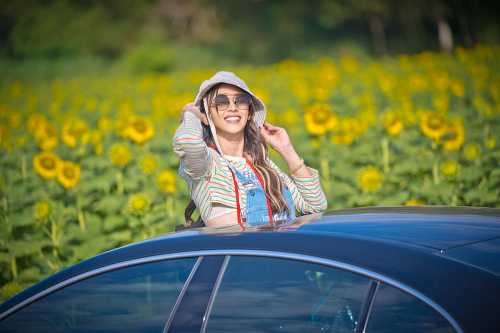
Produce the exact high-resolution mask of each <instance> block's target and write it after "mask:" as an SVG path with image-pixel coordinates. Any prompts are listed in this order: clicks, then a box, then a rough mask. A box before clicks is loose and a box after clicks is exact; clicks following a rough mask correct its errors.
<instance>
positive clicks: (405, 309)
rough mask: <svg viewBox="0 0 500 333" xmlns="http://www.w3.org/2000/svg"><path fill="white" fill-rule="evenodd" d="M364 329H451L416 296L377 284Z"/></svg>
mask: <svg viewBox="0 0 500 333" xmlns="http://www.w3.org/2000/svg"><path fill="white" fill-rule="evenodd" d="M366 332H367V333H383V332H387V333H389V332H391V333H392V332H405V333H417V332H422V333H423V332H425V333H444V332H446V333H448V332H455V330H454V329H453V327H452V326H451V325H450V323H449V322H448V321H447V320H446V319H444V318H443V317H442V316H441V315H440V314H439V313H438V312H437V311H435V310H434V309H433V308H431V307H430V306H429V305H427V304H425V303H423V302H422V301H420V300H419V299H417V298H416V297H414V296H412V295H410V294H407V293H406V292H403V291H401V290H399V289H396V288H394V287H391V286H388V285H381V286H380V287H379V288H378V290H377V293H376V295H375V300H374V303H373V307H372V312H371V313H370V317H369V319H368V326H367V330H366Z"/></svg>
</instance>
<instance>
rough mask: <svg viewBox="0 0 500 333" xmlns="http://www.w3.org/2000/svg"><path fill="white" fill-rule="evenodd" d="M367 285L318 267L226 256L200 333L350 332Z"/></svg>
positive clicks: (349, 275)
mask: <svg viewBox="0 0 500 333" xmlns="http://www.w3.org/2000/svg"><path fill="white" fill-rule="evenodd" d="M369 285H370V280H369V279H367V278H365V277H363V276H360V275H357V274H353V273H350V272H347V271H343V270H339V269H334V268H330V267H327V266H323V265H318V264H312V263H307V262H303V261H297V260H287V259H277V258H266V257H251V256H232V257H231V259H230V260H229V264H228V267H227V269H226V272H225V274H224V276H223V278H222V281H221V284H220V287H219V289H218V292H217V294H216V296H215V299H214V302H213V305H212V309H211V313H210V315H209V319H208V321H207V326H206V332H208V333H214V332H312V333H314V332H322V333H323V332H324V333H326V332H354V331H355V329H356V327H357V324H358V317H359V314H360V311H361V306H362V303H363V300H364V298H365V296H366V293H367V291H368V288H369Z"/></svg>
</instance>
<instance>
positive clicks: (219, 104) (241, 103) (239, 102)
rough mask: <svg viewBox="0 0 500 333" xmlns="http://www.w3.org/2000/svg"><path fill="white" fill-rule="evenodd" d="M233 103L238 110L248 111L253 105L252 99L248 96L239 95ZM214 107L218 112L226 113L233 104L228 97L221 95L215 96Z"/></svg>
mask: <svg viewBox="0 0 500 333" xmlns="http://www.w3.org/2000/svg"><path fill="white" fill-rule="evenodd" d="M233 102H234V105H235V106H236V108H237V109H238V110H248V109H249V108H250V104H251V103H252V98H251V97H250V96H249V95H248V94H238V95H235V97H234V100H233ZM212 105H214V106H215V107H216V108H217V111H226V110H227V109H229V106H230V105H231V102H230V100H229V96H228V95H225V94H219V95H217V96H215V98H214V100H213V104H212Z"/></svg>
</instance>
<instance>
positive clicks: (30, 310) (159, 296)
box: [0, 257, 202, 333]
mask: <svg viewBox="0 0 500 333" xmlns="http://www.w3.org/2000/svg"><path fill="white" fill-rule="evenodd" d="M148 260H150V259H148V258H143V259H142V260H141V261H142V262H143V263H137V261H134V262H131V263H130V264H119V265H116V264H115V266H121V267H119V268H113V269H111V268H110V267H103V268H100V269H98V270H96V271H94V272H87V273H86V274H83V275H82V276H79V277H78V276H77V277H74V278H72V280H73V282H72V283H70V284H67V282H66V283H62V285H63V286H62V287H61V286H56V287H55V288H54V289H56V290H55V291H53V292H50V293H48V294H47V295H44V296H43V297H38V299H36V300H34V301H33V302H32V303H30V304H27V305H25V306H24V307H22V308H20V309H18V310H17V311H16V312H13V313H11V314H10V315H8V316H7V317H6V318H4V319H3V320H2V321H1V322H0V332H3V333H8V332H23V333H26V332H51V333H58V332H65V333H66V332H141V333H144V332H155V333H156V332H162V331H163V328H164V326H165V323H166V321H167V319H168V318H169V316H170V313H171V312H172V310H173V309H174V308H175V306H176V304H177V303H178V302H179V299H180V296H181V293H182V292H183V291H185V286H186V285H187V284H188V282H189V280H190V279H192V277H193V275H194V272H195V271H196V269H197V268H199V266H200V262H201V261H202V260H201V258H198V257H188V258H178V259H169V260H159V261H158V260H156V261H152V262H147V261H148ZM35 298H37V297H35Z"/></svg>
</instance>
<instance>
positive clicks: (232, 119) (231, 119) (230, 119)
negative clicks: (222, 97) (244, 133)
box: [225, 117, 241, 121]
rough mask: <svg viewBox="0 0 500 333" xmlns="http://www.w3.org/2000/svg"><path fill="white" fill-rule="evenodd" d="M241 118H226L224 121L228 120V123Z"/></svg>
mask: <svg viewBox="0 0 500 333" xmlns="http://www.w3.org/2000/svg"><path fill="white" fill-rule="evenodd" d="M240 118H241V117H227V118H225V120H229V121H235V120H240Z"/></svg>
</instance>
